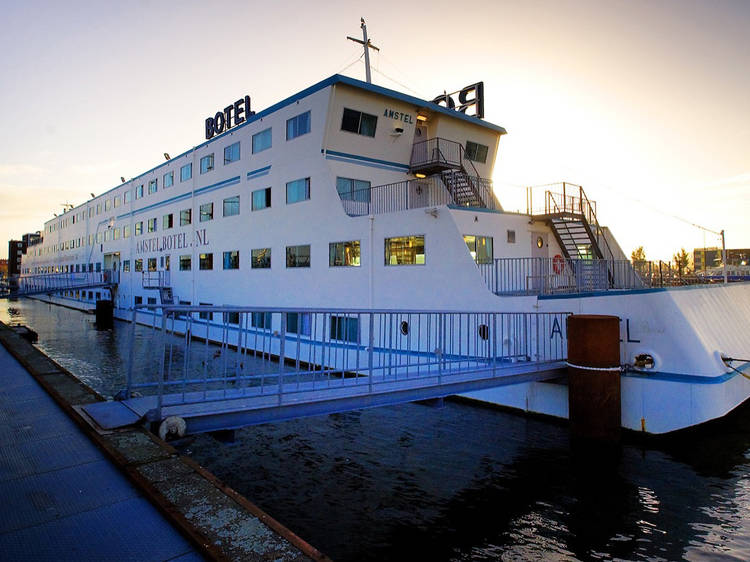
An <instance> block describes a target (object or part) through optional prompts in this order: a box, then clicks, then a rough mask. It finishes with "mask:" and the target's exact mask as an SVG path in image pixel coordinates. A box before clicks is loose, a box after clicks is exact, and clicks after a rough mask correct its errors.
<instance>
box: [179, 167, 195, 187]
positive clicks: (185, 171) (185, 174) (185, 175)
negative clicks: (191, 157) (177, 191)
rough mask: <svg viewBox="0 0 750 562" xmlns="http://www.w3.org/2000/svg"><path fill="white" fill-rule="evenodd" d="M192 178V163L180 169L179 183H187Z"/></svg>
mask: <svg viewBox="0 0 750 562" xmlns="http://www.w3.org/2000/svg"><path fill="white" fill-rule="evenodd" d="M192 177H193V163H192V162H191V163H190V164H185V165H184V166H181V167H180V181H181V182H182V181H187V180H189V179H190V178H192Z"/></svg>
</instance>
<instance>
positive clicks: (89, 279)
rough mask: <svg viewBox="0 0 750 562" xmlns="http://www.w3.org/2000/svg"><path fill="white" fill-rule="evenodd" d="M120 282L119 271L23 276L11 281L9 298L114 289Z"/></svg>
mask: <svg viewBox="0 0 750 562" xmlns="http://www.w3.org/2000/svg"><path fill="white" fill-rule="evenodd" d="M119 281H120V272H119V271H111V270H107V271H86V272H78V273H48V274H38V275H22V276H20V277H17V278H14V279H12V280H11V284H10V291H9V292H8V293H7V294H6V295H5V296H9V297H30V296H34V295H46V294H53V293H58V292H61V291H78V290H88V289H99V288H104V289H113V288H114V287H116V286H117V285H118V283H119Z"/></svg>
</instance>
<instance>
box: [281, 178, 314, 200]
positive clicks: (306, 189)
mask: <svg viewBox="0 0 750 562" xmlns="http://www.w3.org/2000/svg"><path fill="white" fill-rule="evenodd" d="M299 182H305V185H304V195H305V196H304V197H303V198H302V199H295V200H294V201H289V188H290V187H291V186H292V185H293V184H297V183H299ZM310 183H311V182H310V178H309V177H307V178H299V179H296V180H292V181H288V182H286V204H287V205H293V204H295V203H300V202H302V201H309V200H310Z"/></svg>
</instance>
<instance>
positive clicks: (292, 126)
mask: <svg viewBox="0 0 750 562" xmlns="http://www.w3.org/2000/svg"><path fill="white" fill-rule="evenodd" d="M311 130H312V124H311V115H310V110H309V109H308V110H307V111H303V112H302V113H300V114H299V115H295V116H294V117H290V118H289V119H287V120H286V140H288V141H290V140H293V139H296V138H297V137H301V136H302V135H306V134H307V133H309V132H310V131H311Z"/></svg>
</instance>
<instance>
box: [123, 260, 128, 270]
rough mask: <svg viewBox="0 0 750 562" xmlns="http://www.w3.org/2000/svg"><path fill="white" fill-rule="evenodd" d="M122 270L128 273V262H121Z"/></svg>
mask: <svg viewBox="0 0 750 562" xmlns="http://www.w3.org/2000/svg"><path fill="white" fill-rule="evenodd" d="M122 270H123V271H126V272H127V271H130V260H123V262H122Z"/></svg>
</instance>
